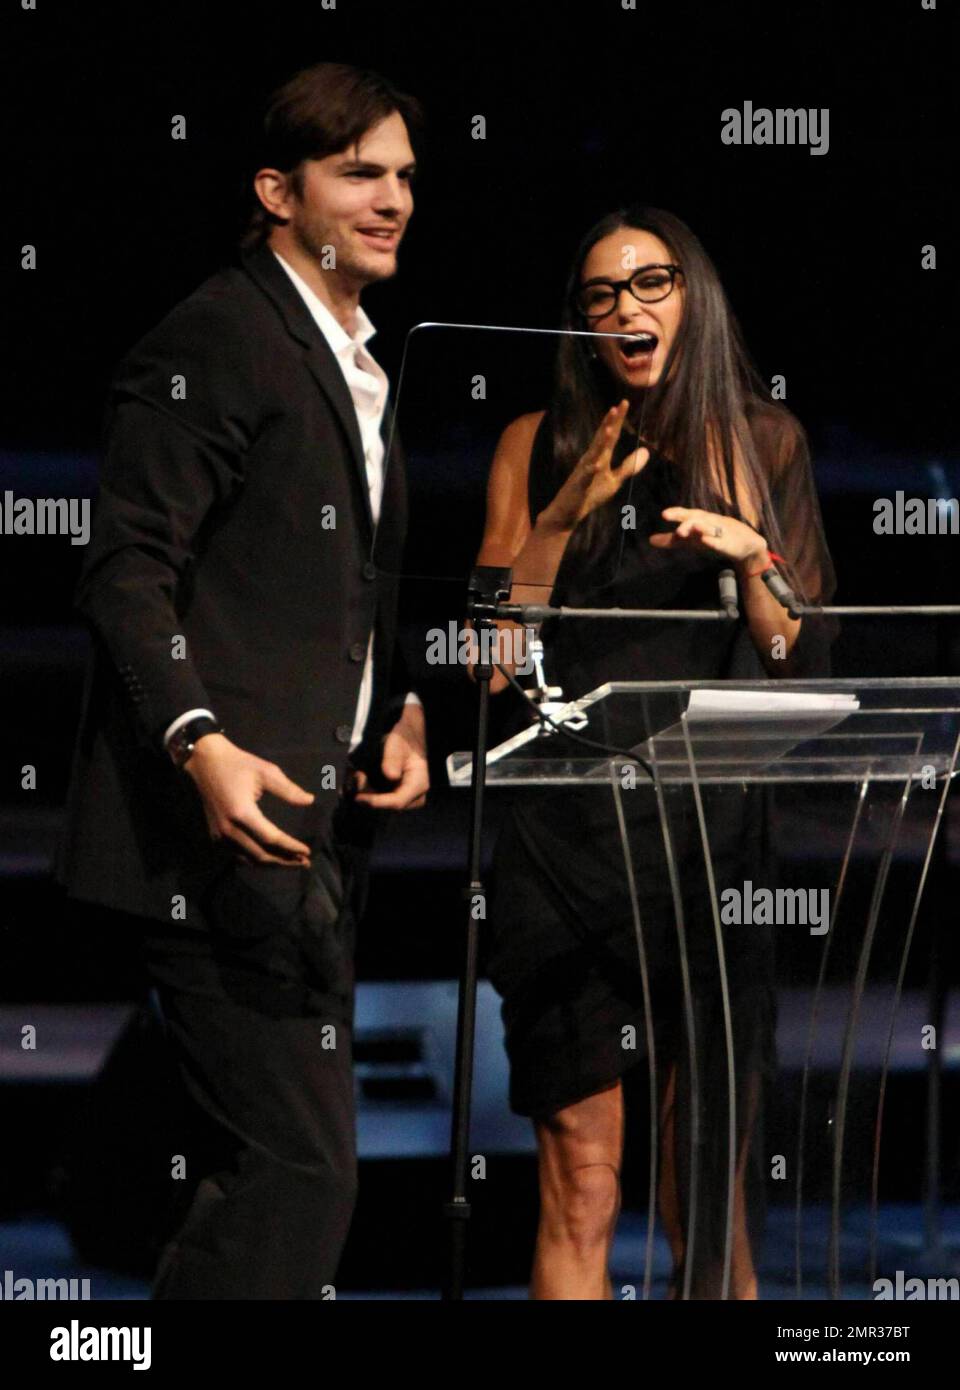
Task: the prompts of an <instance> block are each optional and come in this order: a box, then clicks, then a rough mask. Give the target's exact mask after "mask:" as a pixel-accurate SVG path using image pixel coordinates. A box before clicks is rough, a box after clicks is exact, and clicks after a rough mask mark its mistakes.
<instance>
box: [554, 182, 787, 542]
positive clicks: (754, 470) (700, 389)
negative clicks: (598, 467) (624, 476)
mask: <svg viewBox="0 0 960 1390" xmlns="http://www.w3.org/2000/svg"><path fill="white" fill-rule="evenodd" d="M621 228H626V229H634V230H637V231H645V232H651V233H652V234H653V235H654V236H656V237H659V238H660V240H661V241H662V242H664V243H665V245H666V246H667V247H668V248H669V251H670V259H671V260H672V261H673V262H675V263H676V264H678V265H679V266H680V267H681V269H682V272H683V287H684V290H685V300H684V307H683V314H682V316H681V319H680V325H679V328H678V330H677V334H676V336H675V338H674V341H673V344H672V345H671V348H670V352H669V354H668V356H667V359H666V361H665V363H664V367H663V371H662V372H661V374H660V379H659V381H658V382H657V383H656V385H654V386H653V387H651V388H650V389H649V391H648V392H647V393H646V395H645V397H644V399H643V402H642V407H641V412H642V414H641V433H642V436H643V438H644V439H645V440H647V441H650V442H652V443H653V444H654V445H655V447H656V448H657V450H658V452H660V453H661V454H663V455H664V456H665V457H667V458H669V459H670V460H671V461H672V463H673V464H674V466H675V467H676V468H677V469H678V471H679V475H680V480H681V486H680V492H681V497H682V499H683V505H684V506H688V507H701V508H704V509H705V510H707V511H713V512H716V511H722V512H724V513H726V514H728V515H731V516H736V517H740V516H741V507H740V505H738V501H739V503H740V504H742V503H743V502H744V501H745V500H746V499H745V498H744V497H743V491H742V486H741V488H740V489H739V490H738V488H737V485H736V482H735V474H734V457H735V455H734V441H736V443H737V445H738V447H739V450H740V453H741V457H742V459H743V462H744V466H745V469H746V475H747V483H748V487H749V488H750V490H751V492H752V502H753V505H754V506H755V507H756V508H757V510H758V515H759V524H760V526H761V529H762V530H763V534H764V536H765V538H766V540H767V542H768V544H769V545H770V547H771V549H773V550H780V549H781V548H782V546H781V544H780V537H779V527H778V525H777V520H776V517H775V515H774V511H773V507H772V506H771V503H770V493H769V487H768V483H767V478H766V470H765V469H764V468H763V466H762V464H761V461H760V459H759V458H758V457H757V451H756V446H755V444H754V441H753V438H752V436H751V432H750V430H749V429H748V428H747V425H746V416H745V408H746V405H747V402H748V401H757V400H759V401H764V402H770V400H771V397H770V393H769V391H768V389H767V387H766V385H765V383H764V382H763V380H762V379H761V377H760V376H759V374H758V373H757V371H756V369H755V367H754V366H753V364H752V362H751V361H750V357H749V355H748V353H747V351H746V348H745V347H744V344H743V340H742V338H741V334H740V330H739V327H738V325H737V322H736V319H735V318H734V315H733V312H732V310H731V308H730V305H729V303H728V301H727V297H726V295H725V293H724V290H723V286H722V285H721V283H720V278H719V276H718V275H717V272H716V269H715V267H714V265H713V262H712V261H711V260H710V257H709V256H708V255H707V253H706V251H704V249H703V247H702V246H701V244H700V242H699V241H698V240H697V238H696V237H695V236H694V234H693V232H691V230H690V228H689V227H688V226H687V225H686V224H685V223H684V222H681V220H680V218H679V217H675V216H674V215H673V214H672V213H670V212H664V211H662V210H661V209H659V208H646V207H628V208H622V209H621V210H619V211H618V212H613V213H610V214H609V215H608V216H607V217H604V218H603V219H602V220H601V221H600V222H598V223H597V224H596V225H595V226H594V227H592V228H591V229H590V231H589V232H588V233H587V235H586V236H585V237H584V239H583V241H582V242H581V243H580V246H579V248H578V250H577V253H576V256H575V257H574V261H573V265H572V267H571V270H570V277H569V279H568V281H567V288H566V295H565V299H564V310H563V320H562V326H563V328H564V329H567V330H570V329H578V330H581V331H583V330H587V331H589V330H590V328H591V324H590V323H589V322H588V321H587V320H586V319H585V318H584V317H583V315H582V314H581V312H580V310H579V309H578V308H577V304H576V293H577V290H578V288H579V286H580V281H581V276H582V273H583V265H584V262H585V260H586V258H587V256H588V254H589V253H590V250H591V249H592V248H593V247H594V246H595V245H596V243H597V242H598V241H601V240H602V239H603V238H604V237H607V236H609V235H610V234H611V233H613V232H616V231H618V230H619V229H621ZM674 293H676V291H674ZM623 394H624V393H623V390H622V387H619V386H618V384H617V382H616V381H615V380H614V379H613V378H612V377H611V375H610V373H609V372H608V370H607V368H606V367H605V366H604V365H603V363H602V361H601V360H600V359H599V358H597V357H596V356H594V355H593V354H592V351H591V340H590V338H589V337H582V336H578V335H577V334H575V333H568V334H565V335H564V337H563V338H562V339H561V344H560V349H559V352H558V354H557V365H556V373H555V381H554V392H553V403H552V407H551V422H552V429H553V463H554V468H555V469H556V472H557V476H558V478H559V479H560V480H562V479H563V478H566V477H567V476H568V475H569V474H570V472H571V471H572V470H573V468H574V467H575V466H576V464H577V461H578V460H579V459H580V457H581V456H582V455H583V453H584V451H585V449H586V448H587V446H588V445H589V443H590V441H591V439H592V438H593V435H594V433H595V432H596V429H597V427H598V425H599V423H600V420H601V418H602V416H603V414H604V412H605V411H606V410H608V409H609V408H610V406H611V405H612V404H614V403H615V401H616V400H618V399H620V398H621V397H622V395H623ZM629 433H630V424H629V422H628V423H627V424H626V425H625V426H624V430H623V435H622V436H621V450H618V453H619V452H622V451H623V447H625V445H626V442H627V436H628V434H629ZM710 439H712V441H713V449H714V451H715V452H714V455H713V459H711V455H710V453H709V452H708V441H709V440H710ZM629 442H630V447H633V445H634V444H635V442H636V431H635V430H634V434H633V437H632V438H631V439H630V441H629ZM717 459H719V467H720V474H721V476H722V479H723V486H722V492H723V493H724V494H725V496H726V499H727V500H726V502H720V501H718V492H719V491H721V489H720V488H719V487H718V484H719V483H720V478H719V477H718V463H717ZM618 520H619V515H618V513H617V512H616V510H615V509H610V508H598V509H597V510H596V511H594V512H592V513H591V514H590V516H589V517H588V518H587V519H586V521H584V522H583V524H582V525H581V527H579V528H578V534H577V536H576V537H575V539H576V541H577V549H579V548H580V547H581V546H582V547H583V549H584V550H589V551H594V550H595V548H596V550H598V551H599V550H602V549H604V548H605V545H606V543H609V541H610V540H612V539H613V537H612V534H611V532H612V528H613V526H614V525H616V524H617V523H618ZM618 529H619V527H618Z"/></svg>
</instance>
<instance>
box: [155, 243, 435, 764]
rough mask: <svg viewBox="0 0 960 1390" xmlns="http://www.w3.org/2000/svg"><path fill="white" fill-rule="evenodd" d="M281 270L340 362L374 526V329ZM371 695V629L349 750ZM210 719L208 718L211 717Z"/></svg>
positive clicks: (379, 405) (377, 389)
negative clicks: (336, 312) (341, 315)
mask: <svg viewBox="0 0 960 1390" xmlns="http://www.w3.org/2000/svg"><path fill="white" fill-rule="evenodd" d="M273 254H274V255H275V256H276V257H277V260H278V261H279V263H280V264H281V265H282V266H283V268H284V270H285V271H286V272H287V274H288V275H289V277H290V279H291V280H292V281H293V283H294V285H295V286H296V287H297V289H298V291H299V292H300V295H301V297H302V298H303V301H304V303H305V304H306V306H307V308H308V309H309V310H310V313H311V315H312V316H313V320H314V322H315V323H316V325H317V327H318V328H319V329H320V332H321V333H322V334H323V336H324V338H325V339H326V340H327V343H328V345H329V347H330V350H331V352H332V353H333V355H334V356H335V357H336V359H337V362H338V363H339V364H340V370H341V371H342V372H343V376H344V380H345V381H346V383H347V388H348V390H349V392H350V396H351V399H352V400H353V404H354V409H355V410H356V412H357V425H358V427H359V430H360V441H361V443H362V445H363V457H364V462H365V464H366V470H367V488H368V491H369V495H370V511H371V513H372V515H373V521H374V525H376V523H377V521H378V519H379V517H380V505H381V502H382V501H383V460H384V453H385V450H384V445H383V436H382V435H381V433H380V426H381V424H382V422H383V412H384V409H385V408H386V404H387V392H388V391H389V389H390V382H389V380H388V379H387V374H386V372H385V371H384V370H383V368H382V367H381V366H380V364H379V362H376V361H375V360H374V358H373V357H372V356H371V354H370V353H369V352H368V351H367V347H366V344H367V342H368V341H369V340H370V339H371V338H372V337H373V335H374V334H375V333H376V331H377V330H376V329H375V328H374V326H373V324H372V323H371V322H370V319H369V318H368V316H367V314H366V313H365V311H364V310H363V309H362V308H361V306H360V305H359V304H358V305H357V313H356V328H355V329H354V332H353V333H352V334H349V333H348V332H347V331H346V329H345V328H344V327H343V325H342V324H341V323H339V322H338V320H337V319H336V318H335V317H334V316H333V314H332V313H331V312H330V310H329V309H328V308H327V306H326V305H325V304H324V303H323V301H322V300H321V299H320V298H319V296H318V295H316V294H315V293H314V291H313V290H312V289H311V288H310V286H309V285H308V284H307V283H306V281H305V280H304V279H303V277H302V276H300V275H298V274H297V272H296V271H295V270H294V269H293V267H292V266H291V265H288V263H287V262H286V261H285V260H284V259H283V257H282V256H280V255H278V254H277V252H276V251H274V253H273ZM372 698H373V633H372V632H371V634H370V637H369V640H368V641H367V655H366V660H365V661H364V666H363V676H362V678H361V680H360V694H359V698H358V700H357V708H356V713H355V715H354V721H353V732H352V734H351V737H350V752H351V753H352V752H353V750H354V749H355V748H356V747H357V745H358V744H359V742H360V740H361V739H362V738H363V731H364V727H365V726H366V722H367V718H368V716H369V714H370V702H371V699H372ZM406 703H407V704H420V700H419V698H418V696H416V695H415V694H414V693H413V691H411V692H410V693H409V694H408V695H407V698H406ZM200 714H210V711H209V710H205V709H191V710H187V712H186V713H185V714H181V715H179V716H178V717H177V718H176V719H175V720H174V721H173V723H172V724H171V725H170V726H169V728H168V729H167V731H166V733H165V734H164V736H163V738H164V743H165V744H166V743H167V742H168V741H169V739H170V738H171V737H172V736H173V734H174V733H175V732H176V731H177V729H179V728H180V726H181V725H182V724H185V723H186V722H187V720H188V719H194V718H196V717H197V715H200ZM211 717H212V716H211Z"/></svg>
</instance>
